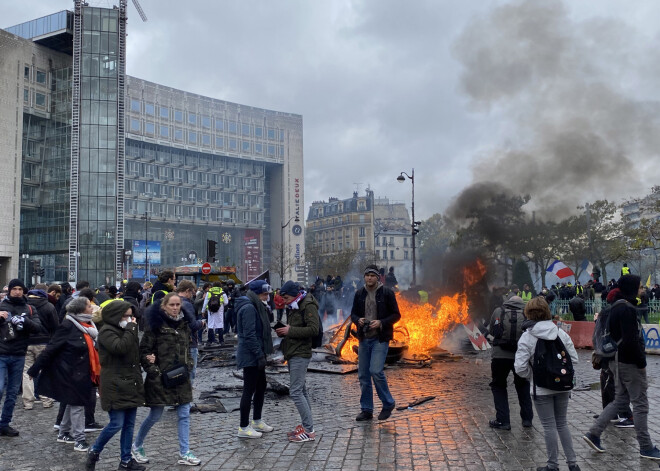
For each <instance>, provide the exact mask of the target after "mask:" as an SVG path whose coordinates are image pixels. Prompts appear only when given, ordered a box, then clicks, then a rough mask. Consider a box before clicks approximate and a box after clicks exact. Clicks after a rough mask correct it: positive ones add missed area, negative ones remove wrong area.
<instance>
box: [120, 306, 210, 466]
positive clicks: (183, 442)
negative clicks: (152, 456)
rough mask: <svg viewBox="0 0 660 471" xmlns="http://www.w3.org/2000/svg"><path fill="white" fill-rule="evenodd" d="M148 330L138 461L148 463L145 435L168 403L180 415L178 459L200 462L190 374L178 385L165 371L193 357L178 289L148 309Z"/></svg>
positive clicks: (136, 451)
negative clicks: (193, 436) (193, 438)
mask: <svg viewBox="0 0 660 471" xmlns="http://www.w3.org/2000/svg"><path fill="white" fill-rule="evenodd" d="M145 327H146V331H145V332H144V335H143V336H142V341H141V342H140V362H141V363H142V368H144V371H146V373H147V379H146V380H145V382H144V393H145V398H146V403H147V406H149V407H150V408H151V411H150V412H149V415H148V416H147V418H146V419H144V422H142V425H141V426H140V430H139V431H138V433H137V436H136V438H135V442H134V443H133V447H132V454H133V458H135V460H136V461H137V462H138V463H148V462H149V459H148V458H147V456H146V454H145V452H144V447H143V444H144V439H145V437H146V436H147V433H149V430H150V429H151V427H153V426H154V424H156V422H158V421H159V420H160V417H161V416H162V415H163V410H164V409H165V406H175V407H176V413H177V417H178V427H177V428H178V434H179V460H178V461H177V463H178V464H183V465H187V466H197V465H199V464H200V463H201V460H199V458H197V457H196V456H195V455H194V454H193V453H192V452H191V451H190V448H189V441H188V437H189V433H190V403H191V402H192V386H191V384H190V375H189V374H188V373H186V374H185V375H184V376H185V381H183V383H182V384H178V385H176V386H170V387H168V386H166V384H165V382H164V381H163V373H164V372H167V371H168V370H169V369H171V368H173V367H176V366H180V365H185V366H187V368H188V371H190V370H191V369H192V367H193V361H192V358H191V356H190V325H189V324H188V321H187V319H186V317H185V315H184V313H183V311H182V310H181V298H180V297H179V296H178V295H177V294H176V293H168V294H167V295H165V297H163V299H162V300H161V301H160V302H158V303H154V304H153V305H152V306H150V307H149V309H148V310H147V312H146V313H145Z"/></svg>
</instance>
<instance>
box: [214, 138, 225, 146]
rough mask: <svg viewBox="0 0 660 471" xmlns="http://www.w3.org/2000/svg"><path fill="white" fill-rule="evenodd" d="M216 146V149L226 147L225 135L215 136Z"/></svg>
mask: <svg viewBox="0 0 660 471" xmlns="http://www.w3.org/2000/svg"><path fill="white" fill-rule="evenodd" d="M215 148H216V149H224V148H225V138H224V137H216V138H215Z"/></svg>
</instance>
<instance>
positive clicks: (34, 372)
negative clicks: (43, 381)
mask: <svg viewBox="0 0 660 471" xmlns="http://www.w3.org/2000/svg"><path fill="white" fill-rule="evenodd" d="M27 374H28V376H29V377H30V378H36V377H37V376H39V370H38V369H36V368H35V365H32V366H31V367H30V368H29V369H28V370H27Z"/></svg>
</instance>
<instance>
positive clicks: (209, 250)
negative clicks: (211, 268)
mask: <svg viewBox="0 0 660 471" xmlns="http://www.w3.org/2000/svg"><path fill="white" fill-rule="evenodd" d="M216 243H217V242H216V241H215V240H210V239H206V261H207V262H215V245H216Z"/></svg>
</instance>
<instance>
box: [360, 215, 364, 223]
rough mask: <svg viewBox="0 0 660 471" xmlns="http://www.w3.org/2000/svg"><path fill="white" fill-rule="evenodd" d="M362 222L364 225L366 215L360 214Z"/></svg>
mask: <svg viewBox="0 0 660 471" xmlns="http://www.w3.org/2000/svg"><path fill="white" fill-rule="evenodd" d="M360 222H361V223H364V214H360Z"/></svg>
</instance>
